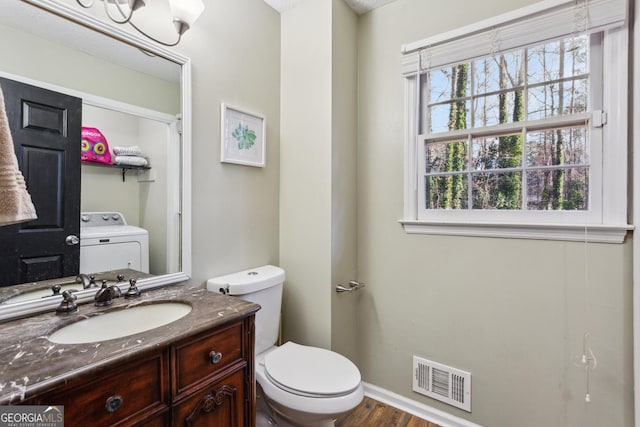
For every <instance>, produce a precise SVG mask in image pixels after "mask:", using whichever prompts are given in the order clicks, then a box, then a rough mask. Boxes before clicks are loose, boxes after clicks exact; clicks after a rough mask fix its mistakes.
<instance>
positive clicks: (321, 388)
mask: <svg viewBox="0 0 640 427" xmlns="http://www.w3.org/2000/svg"><path fill="white" fill-rule="evenodd" d="M283 284H284V270H282V269H281V268H279V267H275V266H272V265H265V266H263V267H258V268H254V269H251V270H245V271H241V272H238V273H233V274H229V275H226V276H221V277H216V278H214V279H209V280H207V289H209V290H210V291H215V292H222V293H226V294H229V295H235V296H238V297H240V298H242V299H244V300H246V301H251V302H254V303H257V304H260V306H261V309H260V310H259V311H258V312H257V313H256V321H255V325H256V363H255V366H256V380H257V382H258V387H257V395H258V399H257V403H256V405H257V416H256V417H257V420H256V421H257V422H256V425H257V427H264V426H271V427H274V426H278V427H290V426H296V427H300V426H305V427H306V426H309V427H311V426H313V427H315V426H317V427H321V426H322V427H324V426H333V425H334V421H335V419H336V418H337V417H338V416H339V415H341V414H344V413H346V412H349V411H350V410H352V409H353V408H355V407H356V406H358V404H360V402H362V399H363V398H364V388H363V386H362V382H361V377H360V371H359V370H358V368H357V367H356V365H354V364H353V362H351V361H350V360H349V359H347V358H346V357H344V356H342V355H340V354H338V353H335V352H333V351H330V350H325V349H321V348H317V347H309V346H303V345H300V344H296V343H293V342H287V343H285V344H283V345H282V346H280V347H278V346H276V342H277V341H278V329H279V322H280V306H281V303H282V287H283Z"/></svg>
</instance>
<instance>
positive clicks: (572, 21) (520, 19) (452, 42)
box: [401, 0, 628, 74]
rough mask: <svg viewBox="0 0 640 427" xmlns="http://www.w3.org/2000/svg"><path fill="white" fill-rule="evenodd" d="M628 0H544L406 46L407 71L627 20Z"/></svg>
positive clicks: (443, 64)
mask: <svg viewBox="0 0 640 427" xmlns="http://www.w3.org/2000/svg"><path fill="white" fill-rule="evenodd" d="M627 10H628V6H627V0H545V1H541V2H539V3H535V4H533V5H531V6H528V7H524V8H522V9H518V10H515V11H512V12H509V13H506V14H503V15H499V16H496V17H493V18H491V19H488V20H485V21H481V22H478V23H476V24H473V25H470V26H467V27H463V28H459V29H457V30H453V31H449V32H446V33H443V34H439V35H437V36H433V37H430V38H427V39H423V40H420V41H416V42H413V43H409V44H406V45H403V46H402V48H401V51H402V53H403V54H404V57H403V73H404V74H411V73H415V72H416V70H417V69H418V66H420V69H422V70H424V69H431V68H439V67H443V66H446V65H450V64H453V63H456V62H460V59H461V58H466V59H474V58H480V57H483V56H487V55H491V54H494V53H496V52H501V51H508V50H511V49H516V48H521V47H524V46H528V45H530V44H532V43H539V42H543V41H546V40H552V39H557V38H560V37H564V36H567V35H570V34H576V33H583V34H584V33H593V32H598V31H603V30H608V29H612V28H616V27H620V26H622V25H624V23H625V20H626V19H627Z"/></svg>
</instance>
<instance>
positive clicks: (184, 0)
mask: <svg viewBox="0 0 640 427" xmlns="http://www.w3.org/2000/svg"><path fill="white" fill-rule="evenodd" d="M169 6H170V7H171V13H172V14H173V20H174V21H179V22H181V23H183V24H186V25H187V26H189V27H190V26H191V25H193V23H194V22H196V19H198V17H199V16H200V15H201V14H202V12H203V11H204V2H203V1H202V0H169Z"/></svg>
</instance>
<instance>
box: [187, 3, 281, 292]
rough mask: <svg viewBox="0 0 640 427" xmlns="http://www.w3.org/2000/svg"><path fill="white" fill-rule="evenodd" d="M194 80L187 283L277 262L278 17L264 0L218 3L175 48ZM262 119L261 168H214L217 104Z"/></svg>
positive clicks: (217, 150) (220, 165) (217, 164)
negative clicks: (186, 61) (263, 149)
mask: <svg viewBox="0 0 640 427" xmlns="http://www.w3.org/2000/svg"><path fill="white" fill-rule="evenodd" d="M176 50H178V51H179V52H180V53H182V54H183V55H185V56H188V57H189V58H191V61H192V78H193V87H192V91H193V103H192V107H193V155H192V162H193V174H192V185H193V204H192V210H193V245H192V252H193V272H192V273H193V274H192V279H193V283H194V284H196V285H201V284H203V282H204V281H206V279H208V278H211V277H215V276H218V275H221V274H224V273H231V272H234V271H239V270H242V269H246V268H251V267H254V266H259V265H263V264H269V263H271V264H276V265H277V264H278V262H279V258H278V256H279V255H278V241H279V237H278V233H279V231H278V230H279V216H278V212H279V205H278V199H279V178H280V63H279V61H278V58H279V57H280V16H279V14H278V13H277V12H276V11H274V10H273V9H272V8H271V7H269V6H268V5H267V4H266V3H264V2H263V1H262V0H216V1H213V2H206V9H205V11H204V13H203V14H202V16H201V17H200V18H199V20H198V21H197V22H196V24H195V25H194V26H193V28H192V29H190V30H189V31H188V32H187V33H186V34H185V36H184V37H183V40H182V42H181V43H180V45H178V47H177V48H176ZM222 102H224V103H228V104H230V105H233V106H236V107H238V108H241V109H245V110H247V111H250V112H255V113H258V114H261V115H263V116H264V117H265V119H266V150H267V152H266V167H265V168H257V167H250V166H240V165H235V164H230V163H224V164H223V163H220V103H222Z"/></svg>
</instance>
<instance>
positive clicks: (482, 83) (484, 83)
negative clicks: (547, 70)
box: [473, 50, 524, 95]
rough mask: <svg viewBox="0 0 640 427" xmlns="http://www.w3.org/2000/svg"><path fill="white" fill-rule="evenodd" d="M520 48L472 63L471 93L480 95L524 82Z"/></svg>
mask: <svg viewBox="0 0 640 427" xmlns="http://www.w3.org/2000/svg"><path fill="white" fill-rule="evenodd" d="M523 56H524V54H523V52H522V50H518V51H515V52H510V53H505V54H502V55H495V56H491V57H487V58H483V59H480V60H478V61H475V62H474V63H473V93H474V95H482V94H485V93H490V92H497V91H500V90H504V89H511V88H514V87H517V86H521V85H523V84H524V68H523V61H522V58H523Z"/></svg>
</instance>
